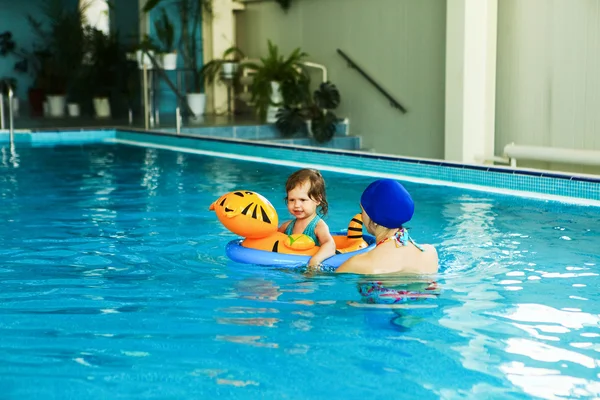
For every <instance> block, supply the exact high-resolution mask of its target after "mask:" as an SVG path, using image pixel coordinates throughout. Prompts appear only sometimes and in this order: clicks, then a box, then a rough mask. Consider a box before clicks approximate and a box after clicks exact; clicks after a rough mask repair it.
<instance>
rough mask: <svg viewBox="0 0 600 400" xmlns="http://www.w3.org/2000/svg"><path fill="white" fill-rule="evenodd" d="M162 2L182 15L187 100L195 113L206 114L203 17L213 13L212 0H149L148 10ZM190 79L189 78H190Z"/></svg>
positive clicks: (180, 16) (180, 45)
mask: <svg viewBox="0 0 600 400" xmlns="http://www.w3.org/2000/svg"><path fill="white" fill-rule="evenodd" d="M159 5H162V6H164V7H175V8H176V9H177V14H178V16H179V21H178V22H179V23H178V24H176V25H178V26H179V43H178V48H179V53H180V54H181V57H182V59H183V65H184V68H185V69H186V76H187V77H186V85H187V90H188V93H187V96H186V97H187V101H188V105H189V107H190V109H191V110H192V112H193V113H194V115H196V116H199V115H203V114H204V112H205V108H206V94H205V93H204V86H205V85H204V84H205V77H204V74H203V73H202V69H201V61H202V39H201V37H200V33H201V31H202V17H203V15H204V16H207V15H208V16H209V15H212V0H148V1H147V2H146V5H145V6H144V9H143V10H144V12H146V13H148V12H150V11H152V10H154V9H155V8H157V7H158V6H159ZM188 78H189V79H188Z"/></svg>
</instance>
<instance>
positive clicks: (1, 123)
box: [0, 81, 14, 145]
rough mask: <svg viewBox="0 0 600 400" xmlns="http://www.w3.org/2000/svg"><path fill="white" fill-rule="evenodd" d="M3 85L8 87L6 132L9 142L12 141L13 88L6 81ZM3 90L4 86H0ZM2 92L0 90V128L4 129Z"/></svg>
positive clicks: (11, 142)
mask: <svg viewBox="0 0 600 400" xmlns="http://www.w3.org/2000/svg"><path fill="white" fill-rule="evenodd" d="M2 83H3V86H4V87H6V88H7V89H8V133H9V137H10V144H11V145H12V144H13V141H14V113H13V93H14V92H13V89H12V87H11V86H10V84H9V83H8V82H6V81H4V82H2ZM0 90H4V88H3V87H2V88H0ZM4 125H5V123H4V94H3V93H2V92H1V91H0V129H2V130H4Z"/></svg>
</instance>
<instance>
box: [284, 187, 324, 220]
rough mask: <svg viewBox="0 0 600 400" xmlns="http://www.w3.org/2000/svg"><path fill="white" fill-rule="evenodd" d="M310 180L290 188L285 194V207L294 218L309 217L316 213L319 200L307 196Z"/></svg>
mask: <svg viewBox="0 0 600 400" xmlns="http://www.w3.org/2000/svg"><path fill="white" fill-rule="evenodd" d="M309 190H310V182H308V181H307V182H303V183H301V184H299V185H298V186H296V187H295V188H294V189H292V190H290V191H289V192H288V194H287V208H288V211H289V212H290V214H292V215H293V216H294V217H296V219H304V218H310V217H312V216H314V215H315V214H316V213H317V206H318V205H319V204H321V203H320V202H317V201H314V200H313V199H311V198H310V197H309V196H308V191H309Z"/></svg>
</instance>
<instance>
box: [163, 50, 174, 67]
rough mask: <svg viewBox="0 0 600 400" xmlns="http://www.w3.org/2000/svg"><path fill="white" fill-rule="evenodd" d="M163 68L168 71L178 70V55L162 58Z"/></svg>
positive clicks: (166, 55)
mask: <svg viewBox="0 0 600 400" xmlns="http://www.w3.org/2000/svg"><path fill="white" fill-rule="evenodd" d="M162 67H163V69H166V70H174V69H177V53H166V54H163V56H162Z"/></svg>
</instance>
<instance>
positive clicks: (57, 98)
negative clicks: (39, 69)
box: [46, 94, 67, 118]
mask: <svg viewBox="0 0 600 400" xmlns="http://www.w3.org/2000/svg"><path fill="white" fill-rule="evenodd" d="M46 98H47V101H48V116H49V117H52V118H62V117H64V116H65V109H66V105H67V96H66V95H64V94H48V95H47V96H46Z"/></svg>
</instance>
